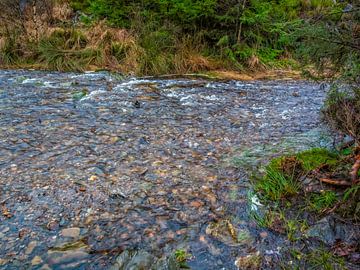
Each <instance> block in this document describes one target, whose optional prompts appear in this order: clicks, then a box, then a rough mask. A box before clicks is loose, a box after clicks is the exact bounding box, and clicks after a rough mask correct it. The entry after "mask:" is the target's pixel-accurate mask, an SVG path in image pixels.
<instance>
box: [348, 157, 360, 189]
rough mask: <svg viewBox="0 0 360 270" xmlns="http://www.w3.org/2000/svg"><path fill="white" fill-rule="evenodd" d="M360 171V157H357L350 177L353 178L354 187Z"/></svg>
mask: <svg viewBox="0 0 360 270" xmlns="http://www.w3.org/2000/svg"><path fill="white" fill-rule="evenodd" d="M359 170H360V155H357V156H356V157H355V163H354V165H353V166H352V168H351V172H350V176H351V182H352V184H353V185H355V184H356V183H357V182H358V173H359Z"/></svg>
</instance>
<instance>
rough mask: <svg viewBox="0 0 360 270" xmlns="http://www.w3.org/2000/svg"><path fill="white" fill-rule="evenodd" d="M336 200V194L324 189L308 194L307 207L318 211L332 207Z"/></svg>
mask: <svg viewBox="0 0 360 270" xmlns="http://www.w3.org/2000/svg"><path fill="white" fill-rule="evenodd" d="M337 202H338V196H337V195H336V193H335V192H334V191H331V190H325V191H322V192H321V193H319V194H316V193H312V194H310V196H309V208H310V209H311V210H314V211H316V212H318V213H322V212H324V210H326V209H329V208H332V207H333V206H334V205H335V204H336V203H337Z"/></svg>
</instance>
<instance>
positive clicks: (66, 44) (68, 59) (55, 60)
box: [38, 30, 102, 71]
mask: <svg viewBox="0 0 360 270" xmlns="http://www.w3.org/2000/svg"><path fill="white" fill-rule="evenodd" d="M87 45H88V41H87V39H86V37H85V36H84V34H83V33H82V32H80V31H76V30H56V31H54V32H53V33H52V34H51V35H50V36H49V37H44V38H43V39H42V40H40V42H39V44H38V53H39V60H40V61H41V62H42V63H44V65H45V66H47V67H48V68H50V69H54V70H58V71H84V70H86V69H87V68H88V67H89V66H90V65H91V64H95V63H101V62H102V53H101V50H100V48H91V47H88V46H87Z"/></svg>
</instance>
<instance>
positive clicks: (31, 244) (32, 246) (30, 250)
mask: <svg viewBox="0 0 360 270" xmlns="http://www.w3.org/2000/svg"><path fill="white" fill-rule="evenodd" d="M36 246H37V242H36V241H31V242H30V243H29V245H28V246H27V248H26V250H25V254H27V255H29V254H31V253H32V252H33V250H34V248H35V247H36Z"/></svg>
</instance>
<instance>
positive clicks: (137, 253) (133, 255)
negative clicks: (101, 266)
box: [109, 250, 180, 270]
mask: <svg viewBox="0 0 360 270" xmlns="http://www.w3.org/2000/svg"><path fill="white" fill-rule="evenodd" d="M179 269H180V267H179V264H178V262H177V261H176V259H175V258H174V256H170V257H169V258H161V259H158V258H156V257H155V256H153V255H151V254H150V253H148V252H147V251H144V250H125V251H124V252H123V253H121V254H120V255H119V256H118V257H117V258H116V262H115V264H114V265H113V266H111V268H110V269H109V270H179Z"/></svg>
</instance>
